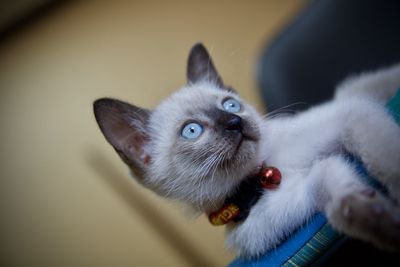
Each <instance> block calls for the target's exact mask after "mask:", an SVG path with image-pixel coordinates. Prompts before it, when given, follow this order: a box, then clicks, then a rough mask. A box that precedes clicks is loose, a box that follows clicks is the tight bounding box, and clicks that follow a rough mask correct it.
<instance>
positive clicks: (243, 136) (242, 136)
mask: <svg viewBox="0 0 400 267" xmlns="http://www.w3.org/2000/svg"><path fill="white" fill-rule="evenodd" d="M244 141H250V142H257V141H258V137H256V136H252V135H248V134H244V133H241V134H240V139H239V142H238V144H237V146H236V148H235V154H237V153H238V152H239V149H240V148H241V146H242V144H243V142H244Z"/></svg>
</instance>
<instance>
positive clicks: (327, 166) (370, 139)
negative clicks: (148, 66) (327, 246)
mask: <svg viewBox="0 0 400 267" xmlns="http://www.w3.org/2000/svg"><path fill="white" fill-rule="evenodd" d="M399 87H400V65H398V66H395V67H393V68H390V69H387V70H383V71H380V72H374V73H369V74H363V75H361V76H359V77H353V78H351V79H350V80H348V83H344V84H342V85H341V86H340V88H339V90H338V94H337V96H336V98H335V100H333V101H331V102H328V103H326V104H323V105H320V106H317V107H315V108H312V109H310V110H308V111H306V112H304V113H301V114H298V115H296V116H293V117H288V118H277V119H271V120H266V121H264V123H263V126H262V132H263V137H264V138H265V140H264V144H263V146H262V148H261V155H260V160H261V159H262V160H265V161H266V163H267V165H271V166H276V167H278V168H279V169H280V171H281V172H282V177H283V178H282V184H281V186H280V187H279V189H278V190H276V191H268V192H266V193H265V194H264V196H263V197H262V198H261V199H260V200H259V201H258V202H257V204H256V205H255V207H254V208H253V209H252V210H251V212H250V215H249V217H248V218H247V219H246V220H245V221H244V222H243V223H240V224H238V225H231V226H230V227H229V230H228V237H227V244H228V246H229V247H231V248H234V249H235V250H236V251H238V252H239V253H240V254H241V255H244V256H254V255H259V254H260V253H263V252H265V251H266V250H267V249H269V248H271V247H274V246H276V245H277V244H278V243H279V241H281V240H282V239H284V238H285V237H286V236H287V235H288V234H290V233H291V232H292V231H293V230H294V229H296V228H298V227H299V226H301V225H302V224H304V223H305V222H306V220H307V219H308V218H310V216H311V215H312V214H314V213H315V212H317V211H324V212H325V213H326V214H327V216H328V220H330V222H331V223H332V224H333V226H334V227H336V228H337V229H338V230H339V231H344V232H346V233H347V234H350V235H353V236H356V237H358V238H362V239H366V240H368V241H371V242H374V240H372V239H373V238H370V237H369V236H368V237H367V236H366V234H364V233H361V234H360V233H358V232H357V233H356V231H352V230H351V229H347V228H350V227H347V226H346V224H345V223H342V220H341V218H336V217H338V216H339V217H340V216H343V215H346V214H343V212H344V211H340V210H338V209H340V202H341V200H342V199H343V198H344V197H345V196H347V195H349V194H352V193H354V192H356V193H358V192H361V191H362V190H363V189H364V188H365V185H363V184H362V183H361V182H360V179H359V177H357V174H356V173H355V172H354V170H353V168H354V167H353V166H351V165H350V164H349V163H348V162H346V161H345V160H344V158H342V156H341V154H342V153H343V151H344V149H345V150H347V151H350V152H352V153H355V154H356V155H358V156H359V157H361V159H362V160H363V162H364V164H365V165H366V167H367V169H368V170H369V171H370V172H371V173H372V174H374V175H376V176H377V177H379V178H380V179H381V181H383V182H384V183H385V184H386V185H388V187H389V188H390V189H392V191H393V192H394V196H393V197H396V198H397V199H398V200H399V199H400V195H399V194H398V190H399V180H400V168H399V166H400V127H398V125H396V124H395V122H394V121H393V120H392V119H391V118H390V117H389V115H388V113H387V112H386V111H385V109H384V106H383V105H382V103H384V102H386V101H387V100H388V98H389V97H390V96H392V95H394V92H395V90H396V89H397V88H399ZM338 203H339V204H338ZM335 216H336V217H335ZM343 217H345V216H343ZM342 219H343V218H342ZM346 227H347V228H346ZM349 231H350V232H349ZM377 245H380V244H377ZM382 246H384V244H383V245H382Z"/></svg>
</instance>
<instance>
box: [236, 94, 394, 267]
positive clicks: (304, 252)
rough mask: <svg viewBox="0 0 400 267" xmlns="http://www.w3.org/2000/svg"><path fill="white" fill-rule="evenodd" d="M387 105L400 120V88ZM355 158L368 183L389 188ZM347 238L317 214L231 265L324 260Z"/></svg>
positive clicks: (291, 265) (300, 266)
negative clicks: (279, 240) (278, 240)
mask: <svg viewBox="0 0 400 267" xmlns="http://www.w3.org/2000/svg"><path fill="white" fill-rule="evenodd" d="M386 107H387V109H388V111H389V112H390V114H392V115H393V118H394V119H395V120H396V121H397V122H398V123H399V124H400V89H399V90H398V91H397V94H396V95H395V96H394V97H393V98H392V99H391V100H390V101H389V102H388V104H387V106H386ZM348 158H349V160H351V161H352V162H354V164H355V166H356V169H357V171H358V172H359V173H360V174H361V175H360V176H361V177H362V179H363V180H364V182H365V183H366V184H368V185H369V186H372V187H374V188H375V189H376V190H378V191H380V192H381V193H384V194H386V193H387V191H386V189H385V188H384V186H382V184H381V183H379V181H378V180H376V179H375V178H373V177H371V176H369V175H368V174H367V172H366V170H365V168H364V166H363V165H362V164H361V163H360V162H359V161H358V160H357V159H356V158H355V157H353V156H349V157H348ZM346 239H347V238H346V237H345V236H343V235H341V234H339V233H337V232H336V231H335V230H334V229H333V228H332V227H331V226H330V225H329V224H328V222H327V219H326V217H325V216H324V215H323V214H322V213H317V214H316V215H314V216H313V217H312V218H311V219H310V220H309V221H308V222H307V223H306V225H304V226H302V227H301V228H300V229H298V230H297V231H296V232H294V233H293V234H292V235H291V236H290V237H289V238H288V239H287V240H286V241H284V242H283V243H281V244H280V245H279V246H278V247H277V248H275V249H272V250H270V251H268V252H267V253H265V254H264V255H263V256H261V257H259V258H256V259H242V258H238V259H236V260H234V261H233V262H232V263H231V264H229V267H261V266H268V267H278V266H285V267H305V266H310V265H311V264H313V263H316V262H320V261H323V260H324V258H326V257H328V256H329V255H330V254H331V253H332V252H334V251H335V250H336V249H337V248H338V247H339V246H340V244H342V243H343V242H344V241H345V240H346Z"/></svg>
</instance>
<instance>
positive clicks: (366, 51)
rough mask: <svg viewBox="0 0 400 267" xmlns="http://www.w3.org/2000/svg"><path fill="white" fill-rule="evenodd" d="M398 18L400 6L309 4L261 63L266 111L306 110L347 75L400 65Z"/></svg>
mask: <svg viewBox="0 0 400 267" xmlns="http://www.w3.org/2000/svg"><path fill="white" fill-rule="evenodd" d="M399 14H400V1H398V0H351V1H349V0H314V1H311V3H310V4H309V5H308V6H307V7H306V8H305V10H304V11H303V12H302V13H301V14H300V15H299V16H298V17H297V18H296V19H295V21H294V22H293V23H292V24H291V25H289V26H288V27H287V28H286V30H284V32H282V33H281V34H280V35H279V36H278V37H277V38H276V40H275V41H273V42H272V44H271V45H270V46H269V47H268V48H267V49H266V50H265V52H264V53H263V55H262V58H261V60H260V62H259V69H258V80H259V84H260V87H261V89H262V95H263V98H264V101H265V103H266V104H267V107H268V110H269V111H272V110H274V109H277V108H281V107H284V106H287V105H290V104H293V103H298V102H302V103H303V104H299V105H294V106H291V107H290V109H291V110H302V109H305V108H307V107H308V106H310V105H313V104H316V103H320V102H322V101H325V100H328V99H330V98H331V97H332V96H333V92H334V89H335V86H336V85H337V84H338V82H340V81H342V80H343V79H344V78H346V77H347V76H348V75H349V74H352V73H358V72H361V71H365V70H374V69H378V68H381V67H384V66H389V65H391V64H394V63H396V62H400V16H399Z"/></svg>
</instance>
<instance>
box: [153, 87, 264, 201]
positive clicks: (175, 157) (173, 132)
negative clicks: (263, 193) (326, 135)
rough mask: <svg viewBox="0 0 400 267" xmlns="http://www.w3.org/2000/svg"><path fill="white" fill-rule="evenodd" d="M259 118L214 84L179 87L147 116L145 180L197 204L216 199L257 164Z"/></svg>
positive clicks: (222, 197) (230, 93)
mask: <svg viewBox="0 0 400 267" xmlns="http://www.w3.org/2000/svg"><path fill="white" fill-rule="evenodd" d="M259 120H260V118H259V116H258V115H257V113H256V112H255V111H254V109H253V108H252V107H251V106H249V105H247V104H246V103H245V102H243V101H242V100H241V99H240V98H239V96H238V95H237V94H235V93H232V92H229V91H228V90H226V89H221V88H218V86H216V85H215V84H212V83H209V82H202V83H196V84H193V85H190V86H187V87H185V88H183V89H181V90H180V91H178V92H176V93H175V94H173V95H172V96H171V97H169V98H168V99H166V100H165V101H164V102H163V103H162V104H161V105H160V106H159V107H157V109H156V110H155V111H154V112H153V114H152V116H151V119H150V124H149V125H150V140H151V142H150V149H151V153H152V155H153V156H152V162H151V167H150V168H149V174H150V175H148V181H149V185H150V186H152V185H155V189H156V190H159V191H160V192H161V194H163V195H166V196H170V197H173V198H179V199H184V200H186V201H189V202H190V203H191V204H193V205H195V206H199V207H201V208H204V207H203V206H209V205H212V204H215V205H217V204H219V203H220V202H221V201H223V199H224V198H225V197H226V195H227V194H229V192H230V191H232V189H233V188H234V187H235V186H236V185H237V184H238V183H239V182H240V180H241V179H242V178H244V176H245V175H246V174H248V173H249V171H251V169H252V168H254V167H255V166H256V165H257V162H256V159H257V155H258V150H257V148H258V142H259V137H260V131H259V126H258V125H259V123H260V122H259Z"/></svg>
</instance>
